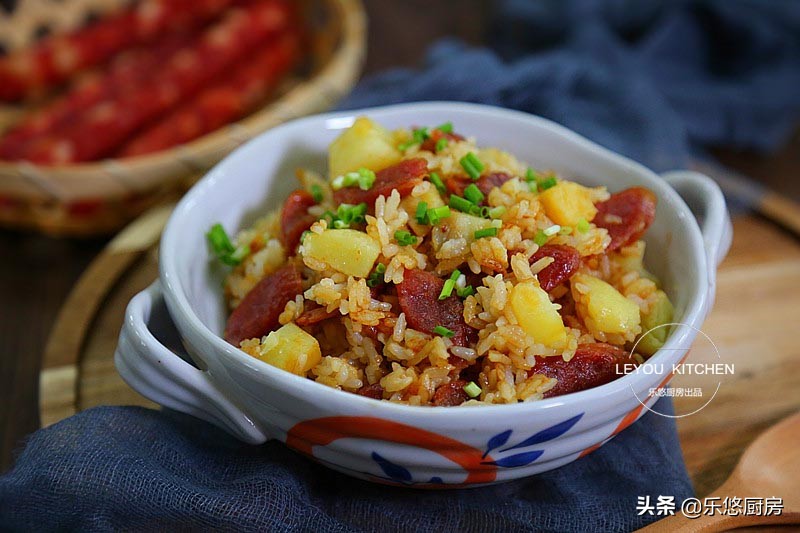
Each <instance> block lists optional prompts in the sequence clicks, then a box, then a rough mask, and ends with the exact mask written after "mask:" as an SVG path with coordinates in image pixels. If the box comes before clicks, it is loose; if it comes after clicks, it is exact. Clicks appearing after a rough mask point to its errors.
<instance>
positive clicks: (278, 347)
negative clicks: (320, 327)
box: [256, 323, 322, 376]
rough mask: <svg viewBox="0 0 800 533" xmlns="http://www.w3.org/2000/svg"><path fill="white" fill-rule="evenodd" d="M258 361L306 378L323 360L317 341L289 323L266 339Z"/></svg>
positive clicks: (260, 349) (259, 348)
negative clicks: (307, 373)
mask: <svg viewBox="0 0 800 533" xmlns="http://www.w3.org/2000/svg"><path fill="white" fill-rule="evenodd" d="M258 354H259V355H258V356H256V357H257V358H258V359H261V360H262V361H264V362H265V363H269V364H270V365H272V366H277V367H278V368H282V369H283V370H286V371H287V372H291V373H292V374H297V375H298V376H305V375H306V372H308V371H309V370H311V369H312V368H314V367H315V366H317V365H318V364H319V362H320V360H321V359H322V353H321V352H320V349H319V343H318V342H317V339H315V338H314V337H313V336H311V335H309V334H308V333H306V332H305V331H303V330H302V329H300V328H299V327H297V326H296V325H295V324H292V323H289V324H286V325H285V326H282V327H281V328H280V329H277V330H275V331H273V332H272V333H270V334H269V335H267V336H266V337H264V339H263V340H262V341H261V345H260V346H259V347H258Z"/></svg>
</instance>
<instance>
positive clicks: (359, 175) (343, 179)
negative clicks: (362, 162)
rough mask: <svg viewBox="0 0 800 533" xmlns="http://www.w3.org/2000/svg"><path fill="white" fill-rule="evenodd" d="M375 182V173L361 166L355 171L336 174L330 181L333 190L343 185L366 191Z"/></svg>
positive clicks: (341, 187) (343, 186)
mask: <svg viewBox="0 0 800 533" xmlns="http://www.w3.org/2000/svg"><path fill="white" fill-rule="evenodd" d="M374 183H375V173H374V172H373V171H371V170H370V169H368V168H364V167H361V168H359V169H358V170H356V171H355V172H348V173H347V174H344V175H343V176H336V177H335V178H333V181H331V188H332V189H333V190H334V191H338V190H339V189H343V188H345V187H358V188H359V189H361V190H362V191H368V190H370V189H371V188H372V185H373V184H374Z"/></svg>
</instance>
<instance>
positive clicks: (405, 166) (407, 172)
mask: <svg viewBox="0 0 800 533" xmlns="http://www.w3.org/2000/svg"><path fill="white" fill-rule="evenodd" d="M427 174H428V163H427V162H426V161H425V160H424V159H422V158H415V159H406V160H405V161H400V162H399V163H397V164H395V165H392V166H390V167H386V168H384V169H383V170H380V171H378V172H376V173H375V183H373V184H372V187H370V189H369V190H367V191H364V190H362V189H359V188H358V187H344V188H343V189H339V190H338V191H336V192H334V193H333V199H334V200H335V201H336V203H338V204H360V203H361V202H366V203H367V208H368V209H369V210H370V211H371V210H372V209H373V208H374V204H375V200H377V199H378V196H381V195H383V196H386V197H387V198H388V197H389V195H390V194H392V190H393V189H397V192H399V193H400V197H401V198H402V197H405V196H408V195H409V194H411V191H412V189H414V187H416V186H417V185H418V184H419V183H420V182H422V178H424V177H425V176H426V175H427Z"/></svg>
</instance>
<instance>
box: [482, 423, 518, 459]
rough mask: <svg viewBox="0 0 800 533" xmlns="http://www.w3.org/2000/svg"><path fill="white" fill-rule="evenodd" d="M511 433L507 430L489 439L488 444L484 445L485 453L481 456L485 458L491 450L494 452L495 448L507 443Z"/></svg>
mask: <svg viewBox="0 0 800 533" xmlns="http://www.w3.org/2000/svg"><path fill="white" fill-rule="evenodd" d="M511 432H512V430H510V429H507V430H505V431H503V432H502V433H498V434H497V435H495V436H494V437H492V438H491V439H489V442H487V443H486V453H484V454H483V456H484V457H486V456H487V455H489V453H490V452H491V451H492V450H496V449H497V448H499V447H500V446H502V445H503V444H505V443H506V442H508V438H509V437H510V436H511Z"/></svg>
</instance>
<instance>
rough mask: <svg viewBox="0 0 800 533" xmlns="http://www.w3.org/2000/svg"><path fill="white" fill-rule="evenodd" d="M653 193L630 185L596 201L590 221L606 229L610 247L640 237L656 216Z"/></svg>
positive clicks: (624, 243)
mask: <svg viewBox="0 0 800 533" xmlns="http://www.w3.org/2000/svg"><path fill="white" fill-rule="evenodd" d="M656 202H657V200H656V195H655V194H653V192H652V191H650V190H648V189H645V188H644V187H631V188H630V189H625V190H624V191H620V192H618V193H614V194H612V195H611V198H609V199H608V200H606V201H604V202H600V203H598V204H597V205H596V206H595V207H597V214H596V215H595V217H594V220H592V222H594V224H595V225H596V226H599V227H601V228H605V229H607V230H608V234H609V235H610V236H611V244H609V245H608V249H607V251H609V252H610V251H613V250H616V249H617V248H621V247H622V246H625V245H628V244H631V243H633V242H635V241H637V240H638V239H639V238H641V236H642V235H644V232H645V231H647V228H649V227H650V224H652V223H653V220H654V219H655V218H656Z"/></svg>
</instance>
